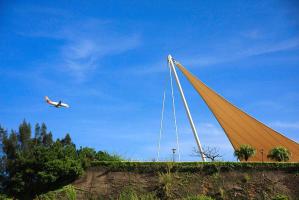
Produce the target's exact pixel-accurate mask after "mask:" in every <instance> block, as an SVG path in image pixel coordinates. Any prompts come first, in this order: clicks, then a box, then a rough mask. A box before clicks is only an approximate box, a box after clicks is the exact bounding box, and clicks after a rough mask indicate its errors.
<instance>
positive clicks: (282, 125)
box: [270, 121, 299, 129]
mask: <svg viewBox="0 0 299 200" xmlns="http://www.w3.org/2000/svg"><path fill="white" fill-rule="evenodd" d="M270 126H272V127H275V128H285V129H299V122H282V121H275V122H271V123H270Z"/></svg>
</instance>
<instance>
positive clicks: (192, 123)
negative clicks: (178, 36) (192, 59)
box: [168, 55, 206, 161]
mask: <svg viewBox="0 0 299 200" xmlns="http://www.w3.org/2000/svg"><path fill="white" fill-rule="evenodd" d="M168 62H169V63H170V68H171V70H172V72H173V74H174V77H175V80H176V83H177V85H178V88H179V91H180V94H181V97H182V100H183V103H184V106H185V109H186V113H187V116H188V119H189V122H190V126H191V129H192V132H193V135H194V138H195V141H196V144H197V147H198V151H199V152H200V155H201V158H202V160H203V161H206V158H205V156H204V154H203V150H202V147H201V144H200V141H199V138H198V135H197V131H196V128H195V125H194V122H193V119H192V116H191V113H190V110H189V106H188V104H187V101H186V98H185V95H184V91H183V89H182V86H181V83H180V80H179V77H178V75H177V72H176V69H175V67H174V63H173V58H172V56H171V55H168Z"/></svg>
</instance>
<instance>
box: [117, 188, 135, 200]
mask: <svg viewBox="0 0 299 200" xmlns="http://www.w3.org/2000/svg"><path fill="white" fill-rule="evenodd" d="M118 200H139V198H138V195H137V193H136V191H135V190H134V189H133V188H131V187H125V188H124V189H123V190H122V191H121V193H120V194H119V196H118Z"/></svg>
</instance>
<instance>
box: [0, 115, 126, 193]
mask: <svg viewBox="0 0 299 200" xmlns="http://www.w3.org/2000/svg"><path fill="white" fill-rule="evenodd" d="M37 138H38V139H37ZM0 139H1V144H3V146H2V147H3V148H2V149H3V154H2V156H1V157H0V194H1V193H2V192H4V193H5V194H6V195H7V196H8V197H13V198H14V199H33V198H34V197H35V196H36V195H38V194H41V193H44V192H47V191H49V190H54V189H57V188H59V187H61V186H63V185H66V184H68V183H70V182H72V181H73V180H75V179H76V178H77V177H78V176H79V175H80V174H82V172H83V168H85V167H88V166H90V163H91V162H92V161H104V160H106V161H112V160H113V161H119V160H121V158H120V156H117V155H110V154H109V153H107V152H105V151H99V152H96V151H95V150H94V149H92V148H81V149H80V150H77V149H76V146H75V144H74V143H72V139H71V136H70V134H66V136H65V137H64V138H63V139H61V140H59V139H57V140H56V141H53V138H52V133H51V132H49V133H47V127H46V125H45V124H44V123H43V124H42V125H41V127H40V128H39V125H36V126H35V136H34V137H33V138H31V126H30V124H29V123H27V122H26V121H25V120H24V121H23V122H22V123H21V124H20V126H19V132H16V131H14V130H12V131H11V133H10V134H9V135H8V134H7V132H6V130H5V129H4V128H2V127H1V126H0ZM0 199H1V196H0Z"/></svg>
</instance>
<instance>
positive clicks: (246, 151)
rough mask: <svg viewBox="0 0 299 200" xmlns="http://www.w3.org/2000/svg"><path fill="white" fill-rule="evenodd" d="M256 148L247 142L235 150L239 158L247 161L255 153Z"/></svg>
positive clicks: (235, 154)
mask: <svg viewBox="0 0 299 200" xmlns="http://www.w3.org/2000/svg"><path fill="white" fill-rule="evenodd" d="M255 152H256V151H255V149H254V148H253V147H252V146H250V145H246V144H242V145H241V146H240V148H239V149H236V150H235V153H234V156H236V157H237V158H238V159H239V160H245V161H247V160H248V159H249V158H250V157H251V156H253V155H254V154H255Z"/></svg>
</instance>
